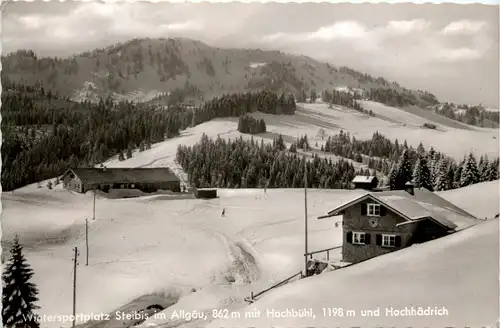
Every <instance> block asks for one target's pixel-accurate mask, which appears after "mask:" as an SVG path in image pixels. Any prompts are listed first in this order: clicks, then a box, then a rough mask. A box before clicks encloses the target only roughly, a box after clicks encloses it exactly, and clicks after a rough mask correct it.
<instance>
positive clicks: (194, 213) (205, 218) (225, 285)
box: [2, 148, 498, 327]
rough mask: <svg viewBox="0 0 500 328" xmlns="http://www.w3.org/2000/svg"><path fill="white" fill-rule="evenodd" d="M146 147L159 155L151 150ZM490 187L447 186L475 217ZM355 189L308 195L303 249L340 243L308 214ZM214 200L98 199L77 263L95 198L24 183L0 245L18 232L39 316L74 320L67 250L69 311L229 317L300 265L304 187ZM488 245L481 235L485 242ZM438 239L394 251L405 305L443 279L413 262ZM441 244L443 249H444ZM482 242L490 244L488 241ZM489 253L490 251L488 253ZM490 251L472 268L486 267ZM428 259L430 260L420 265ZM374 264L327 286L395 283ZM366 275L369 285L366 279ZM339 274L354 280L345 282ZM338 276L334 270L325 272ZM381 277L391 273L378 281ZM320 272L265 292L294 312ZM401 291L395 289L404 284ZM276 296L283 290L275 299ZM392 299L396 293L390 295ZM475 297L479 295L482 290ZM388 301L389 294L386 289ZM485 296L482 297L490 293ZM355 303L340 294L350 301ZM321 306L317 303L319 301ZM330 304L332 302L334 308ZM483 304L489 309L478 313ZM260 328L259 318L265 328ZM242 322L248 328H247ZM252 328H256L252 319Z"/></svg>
mask: <svg viewBox="0 0 500 328" xmlns="http://www.w3.org/2000/svg"><path fill="white" fill-rule="evenodd" d="M154 149H156V148H153V149H152V150H151V151H154ZM495 187H496V186H495V185H494V184H493V183H489V184H483V187H480V185H478V186H477V188H478V190H481V193H479V192H476V193H474V194H472V195H471V194H470V193H468V192H467V193H465V194H466V198H464V199H460V198H459V196H458V193H459V192H460V191H454V193H455V194H456V195H454V196H453V197H455V198H454V199H455V201H456V202H458V204H459V205H464V204H471V205H469V207H468V210H469V211H471V212H472V213H473V214H475V211H474V208H473V204H475V205H476V206H477V205H478V204H479V203H480V200H481V199H482V196H481V195H483V194H484V195H486V194H492V193H494V192H495V190H497V188H495ZM357 193H361V191H341V190H310V191H309V193H308V196H309V200H308V202H309V213H308V214H309V219H310V221H309V222H310V225H309V229H310V230H309V232H310V235H309V249H310V250H316V249H323V248H328V247H333V246H337V245H340V243H341V228H340V227H341V226H339V227H335V225H334V221H335V219H330V220H316V217H317V216H319V215H322V214H325V213H326V212H327V211H328V210H329V209H331V208H332V207H334V206H336V205H338V204H339V203H341V202H346V201H348V200H350V199H352V198H353V197H355V196H356V195H357ZM219 195H220V198H218V199H213V200H198V199H175V197H172V196H168V195H160V196H150V197H142V198H134V199H114V200H112V199H103V198H100V197H98V199H97V201H96V220H95V221H93V220H91V221H90V225H89V244H90V256H89V265H88V266H85V255H86V253H85V234H84V233H85V218H90V217H91V215H92V195H79V194H75V193H72V192H68V191H65V190H63V189H61V188H56V189H54V190H48V189H46V188H36V186H34V185H32V186H28V187H25V188H22V189H18V190H16V191H14V192H9V193H3V194H2V204H3V213H2V214H3V220H2V221H3V222H2V223H3V226H2V231H3V241H4V243H6V242H8V241H9V240H12V238H13V236H14V234H15V233H18V234H20V238H21V242H22V243H23V244H24V245H25V250H26V254H27V258H28V261H29V262H30V263H31V264H32V266H33V268H34V270H35V276H34V280H35V283H36V284H37V285H38V287H39V289H40V302H39V304H40V306H41V310H40V311H39V313H40V314H46V315H64V314H66V315H68V314H70V313H71V310H72V308H71V300H72V278H73V272H72V256H73V251H72V248H73V247H74V246H77V247H78V249H79V250H80V257H79V263H80V265H79V267H78V269H77V276H78V279H77V313H82V314H89V313H94V314H98V313H101V312H111V311H115V310H117V309H120V308H122V307H123V306H127V309H128V310H127V311H133V310H139V309H141V306H145V301H144V299H145V298H149V302H150V303H148V304H146V305H151V303H152V304H160V305H162V306H164V307H166V306H169V305H172V304H174V303H175V305H173V306H172V307H170V308H168V309H167V310H165V312H164V313H167V314H168V313H170V314H171V313H173V312H172V311H174V310H182V309H184V310H186V309H193V310H198V311H201V310H206V311H209V312H210V311H211V310H212V309H224V308H230V309H233V310H236V309H239V308H242V307H243V306H245V303H244V302H243V299H244V297H247V296H249V295H250V293H251V292H257V291H260V290H262V289H264V288H266V287H268V286H270V285H271V284H273V283H276V282H277V281H280V280H282V279H284V278H286V277H288V276H289V275H292V274H294V273H297V272H299V271H300V270H302V269H303V255H302V254H303V248H304V244H303V191H302V190H293V189H288V190H287V189H285V190H283V189H278V190H268V191H267V195H266V194H264V192H263V191H262V190H220V193H219ZM485 207H491V209H490V211H489V212H490V213H496V211H497V210H498V206H497V205H496V204H492V203H491V202H490V203H487V204H482V205H481V215H483V213H484V212H483V211H484V208H485ZM223 208H225V209H226V213H227V215H226V217H221V211H222V209H223ZM490 225H491V224H490ZM474 229H475V228H474ZM467 231H469V230H466V231H464V232H460V234H462V233H463V234H464V235H460V234H457V237H453V238H455V239H457V238H458V239H460V240H463V239H467V238H468V237H467V238H465V237H460V236H468V235H467V234H468V233H469V232H467ZM470 231H476V230H472V229H470ZM455 239H452V240H455ZM477 242H478V243H480V241H477ZM486 242H487V241H486V240H485V241H484V243H486ZM435 243H439V241H437V242H435ZM435 243H431V244H429V245H422V246H417V247H415V248H414V249H413V248H412V249H409V250H407V251H403V252H401V253H399V254H400V255H393V256H392V258H394V259H401V261H402V263H403V264H401V266H402V267H403V268H404V270H405V271H403V273H402V274H401V276H402V277H406V278H400V279H402V280H404V281H401V283H404V284H406V285H408V286H410V287H408V289H409V290H410V292H409V293H408V294H406V293H405V296H404V297H402V298H401V299H402V301H405V300H406V301H408V302H410V301H411V298H410V296H411V295H413V292H414V291H415V290H416V289H417V288H418V287H416V286H418V285H417V284H415V280H416V281H419V282H420V283H421V284H423V285H422V286H424V287H426V288H427V287H429V288H430V287H434V285H432V284H433V282H432V281H431V278H436V277H437V278H436V279H438V280H437V281H438V282H439V283H442V279H443V278H442V276H443V274H442V272H441V275H438V274H436V275H435V276H432V277H429V276H427V274H426V273H425V272H424V271H419V270H420V269H421V268H422V267H423V266H422V263H427V262H426V261H427V260H426V259H424V258H423V255H412V254H414V253H415V254H421V253H419V251H418V250H417V249H419V247H423V249H424V251H422V252H424V254H425V255H426V256H427V255H430V254H432V253H437V254H438V255H439V254H440V253H441V251H439V249H440V247H443V246H440V244H436V245H438V246H437V247H432V246H431V245H432V244H435ZM443 243H444V244H443V245H448V244H447V243H450V242H443ZM5 246H6V245H5V244H4V247H5ZM481 246H482V247H489V246H488V244H481ZM449 247H451V246H449ZM457 247H458V246H457ZM463 247H464V248H465V247H466V246H463ZM460 250H462V248H460ZM462 251H463V250H462ZM404 254H407V255H404ZM466 254H468V253H467V252H466ZM487 254H488V255H487V256H489V253H487ZM462 255H463V254H461V255H460V256H458V255H456V257H453V258H452V259H450V261H451V262H453V261H462V260H461V259H463V257H462ZM4 256H5V255H4ZM330 256H331V258H332V259H338V258H339V257H340V253H339V252H337V253H335V252H334V253H332V254H331V255H330ZM487 256H485V257H484V258H482V257H481V258H480V259H478V261H486V259H487ZM414 259H415V260H414ZM439 259H441V258H439ZM381 260H382V259H381ZM441 260H442V259H441ZM379 261H380V260H378V259H377V260H374V262H373V263H383V262H379ZM393 261H396V260H393ZM398 261H399V260H398ZM436 261H437V260H436ZM394 263H395V262H394ZM404 263H407V264H404ZM433 264H434V262H433V260H431V262H428V264H426V265H425V267H428V266H432V265H433ZM458 264H460V263H458ZM458 264H457V263H454V262H453V263H450V265H458ZM483 264H484V263H482V262H481V263H479V265H483ZM367 265H368V266H369V264H363V265H361V266H360V267H361V268H363V266H367ZM392 265H395V264H392ZM373 266H375V267H377V265H376V264H373V265H372V266H369V268H370V269H369V270H368V269H360V270H361V271H359V272H358V271H356V269H354V268H353V269H346V271H342V272H340V273H339V274H340V275H341V277H343V278H338V279H342V280H339V282H338V283H332V284H330V285H331V286H338V285H339V284H345V286H349V284H353V283H355V284H357V285H358V286H363V289H364V290H365V291H366V290H370V288H372V284H371V283H370V281H375V282H376V283H374V284H373V285H383V284H384V283H386V282H387V281H390V280H389V278H394V277H400V276H399V275H398V272H399V271H397V270H393V271H390V273H387V271H386V270H385V271H384V270H382V269H380V267H381V266H382V264H378V266H379V268H378V269H377V270H379V271H377V270H375V268H374V267H373ZM398 266H399V264H398ZM451 267H452V266H450V268H451ZM386 268H387V266H386ZM436 270H437V269H436ZM450 270H451V271H449V272H450V273H449V274H448V275H447V276H450V277H452V279H451V278H450V279H451V281H453V279H455V280H457V281H456V283H457V285H461V286H462V285H463V286H465V285H468V284H469V280H468V279H469V275H468V274H467V275H462V274H457V273H455V272H461V271H455V269H453V270H452V269H450ZM372 271H373V274H374V277H375V278H373V277H370V276H363V275H367V274H370V273H368V272H372ZM343 272H353V274H352V275H347V274H346V273H343ZM363 272H367V273H363ZM377 272H380V273H377ZM482 272H483V275H488V274H489V273H488V272H489V271H487V270H482ZM335 274H337V273H334V274H333V275H335ZM384 274H386V275H387V276H385V278H384ZM473 274H475V273H473ZM445 275H446V274H445ZM327 277H329V275H325V278H311V280H309V279H308V280H304V281H301V282H298V283H294V285H295V284H297V287H292V288H286V287H284V288H283V289H282V290H279V291H277V292H276V293H278V294H272V295H275V296H272V297H275V299H272V298H271V300H272V302H274V300H276V301H277V302H278V300H279V299H280V298H279V297H278V296H276V295H284V296H283V297H284V298H285V299H287V300H289V301H291V302H292V303H290V306H292V305H293V306H296V305H297V304H295V303H294V302H295V301H294V299H295V297H300V298H301V299H303V300H304V302H305V301H306V300H307V299H308V296H307V295H309V294H308V293H310V295H311V296H310V297H311V298H312V299H314V298H317V295H323V294H322V292H321V291H323V290H325V289H324V288H327V287H324V288H323V287H321V288H318V287H317V286H314V287H311V288H309V287H306V286H307V285H304V284H307V282H308V281H311V282H312V281H316V280H317V279H319V280H318V281H319V283H321V284H323V285H322V286H329V285H328V284H329V283H326V282H325V280H321V279H328V278H327ZM332 277H333V276H332ZM473 277H474V278H473V279H479V278H480V280H481V281H482V282H484V281H486V280H487V279H486V278H488V277H487V276H479V277H476V276H473ZM358 278H359V279H358ZM335 279H337V278H335ZM422 279H425V280H422ZM459 282H460V284H459ZM464 282H465V283H464ZM249 283H250V284H249ZM295 288H297V289H295ZM328 288H330V287H328ZM331 288H334V287H331ZM335 288H336V287H335ZM339 288H347V287H339ZM469 288H472V287H469ZM304 289H308V291H305V290H304ZM194 290H195V292H193V291H194ZM295 290H297V291H299V290H302V292H303V294H301V296H299V294H295V292H294V291H295ZM397 290H398V291H401V287H398V288H397ZM282 291H283V293H284V294H281V293H282ZM472 291H473V289H469V290H467V292H470V293H471V292H472ZM302 292H301V293H302ZM464 292H465V291H464ZM318 293H319V294H318ZM345 293H347V290H346V289H342V290H332V293H329V294H328V295H329V296H328V297H334V299H338V298H340V297H339V296H338V295H344V294H345ZM392 293H395V291H394V290H392ZM429 293H430V292H429ZM478 293H483V291H482V290H481V289H478ZM287 295H290V296H287ZM294 295H297V296H294ZM353 295H354V294H353ZM388 295H391V294H390V292H389V293H388ZM459 295H461V294H459ZM479 295H482V294H479ZM482 296H485V297H488V294H484V295H482ZM270 297H271V296H270ZM356 299H357V298H355V297H349V298H348V300H351V301H354V300H356ZM363 299H364V301H363V303H361V304H365V305H367V304H372V305H373V304H380V306H382V305H384V304H386V303H384V302H382V301H381V303H377V302H376V298H375V296H373V297H367V296H366V294H365V296H364V298H363ZM265 300H266V298H264V299H263V302H267V301H265ZM418 300H421V299H418ZM429 301H430V300H429ZM436 301H438V303H439V302H441V303H439V304H438V303H433V304H436V305H445V306H450V311H452V310H453V311H455V312H456V311H457V310H456V309H455V308H453V307H451V305H447V303H446V302H447V301H448V300H447V299H445V298H442V299H439V298H438V299H437V300H436ZM280 302H281V301H280ZM346 302H347V301H346ZM260 304H261V303H260V302H259V303H257V306H261V305H260ZM262 304H265V305H263V306H264V307H267V306H269V304H267V303H262ZM280 304H283V303H279V302H278V303H276V306H279V305H280ZM303 304H307V303H303ZM314 304H317V303H314ZM320 304H323V303H320ZM326 304H327V303H324V305H325V306H326ZM329 304H330V306H332V307H333V306H335V304H336V303H335V302H333V303H332V302H330V303H329ZM332 304H333V305H332ZM312 305H313V303H311V306H312ZM347 305H349V306H351V305H352V304H351V303H349V302H347V303H342V304H337V305H336V306H347ZM424 305H425V304H424ZM484 308H485V309H487V307H486V306H485V307H484ZM485 311H486V310H485ZM479 313H482V312H479ZM150 321H151V320H149V321H148V322H145V323H144V325H146V324H147V323H149V322H150ZM156 321H157V323H158V324H161V323H166V322H170V323H172V322H171V320H167V319H162V320H160V319H156ZM174 321H175V320H174ZM182 322H183V321H182V320H181V322H177V324H179V325H177V324H175V325H174V326H178V327H180V324H181V323H182ZM242 322H243V321H242ZM259 322H260V321H259ZM293 322H294V321H289V323H293ZM319 322H320V321H319ZM205 323H206V324H208V321H206V322H197V323H194V322H191V324H195V325H196V326H197V327H198V326H202V325H203V324H205ZM297 323H298V322H297ZM266 324H267V323H266V322H264V326H265V325H266ZM69 325H70V322H52V323H49V322H44V324H43V325H42V326H43V327H61V326H64V327H66V326H69ZM240 325H243V326H248V325H247V324H244V323H241V324H240ZM169 326H170V327H172V325H169ZM257 326H259V327H260V324H257ZM264 326H262V327H264ZM294 326H296V325H295V324H294ZM183 327H187V326H183Z"/></svg>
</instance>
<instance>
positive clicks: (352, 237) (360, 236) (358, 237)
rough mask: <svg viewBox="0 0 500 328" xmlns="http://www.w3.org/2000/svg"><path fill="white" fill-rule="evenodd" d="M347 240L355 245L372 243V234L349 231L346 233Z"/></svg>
mask: <svg viewBox="0 0 500 328" xmlns="http://www.w3.org/2000/svg"><path fill="white" fill-rule="evenodd" d="M346 239H347V242H348V243H350V244H353V245H370V234H369V233H365V232H353V231H349V232H347V235H346Z"/></svg>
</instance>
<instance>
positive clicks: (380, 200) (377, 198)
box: [318, 191, 457, 229]
mask: <svg viewBox="0 0 500 328" xmlns="http://www.w3.org/2000/svg"><path fill="white" fill-rule="evenodd" d="M402 193H406V192H405V191H402ZM365 201H370V202H372V203H374V204H379V205H380V216H384V215H385V211H386V210H387V209H388V210H390V211H391V212H393V213H395V214H396V215H398V216H399V217H401V218H403V219H404V220H405V221H406V222H403V223H401V224H409V223H414V222H419V221H422V220H428V219H430V220H432V221H435V222H436V223H438V224H439V225H440V226H443V227H445V228H446V229H455V228H457V225H456V224H455V223H454V222H452V221H450V220H448V219H447V218H446V217H445V216H444V215H443V214H441V213H438V212H436V211H433V210H431V209H429V208H428V207H426V206H424V205H423V204H420V203H419V202H416V201H414V200H412V199H410V198H408V197H405V196H404V195H403V194H397V193H396V194H388V195H387V194H383V193H377V195H375V194H372V193H367V194H365V195H362V196H360V197H358V198H355V199H353V200H351V201H350V202H347V203H345V204H343V205H340V206H338V207H336V208H334V209H333V210H331V211H329V212H328V214H327V215H325V216H321V217H319V218H318V219H324V218H328V217H332V216H336V215H341V214H342V212H343V211H345V210H346V209H348V208H350V207H352V206H354V205H356V204H359V203H362V205H361V214H362V215H367V214H368V212H371V210H369V207H370V204H369V203H366V202H365ZM401 224H399V225H401Z"/></svg>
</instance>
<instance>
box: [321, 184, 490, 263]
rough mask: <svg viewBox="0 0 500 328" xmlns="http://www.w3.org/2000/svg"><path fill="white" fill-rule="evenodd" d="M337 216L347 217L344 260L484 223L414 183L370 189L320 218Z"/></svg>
mask: <svg viewBox="0 0 500 328" xmlns="http://www.w3.org/2000/svg"><path fill="white" fill-rule="evenodd" d="M364 178H365V177H361V178H359V179H358V181H359V180H360V179H364ZM355 180H356V179H355ZM362 189H365V188H362ZM337 215H342V217H343V219H342V221H343V222H342V229H343V245H342V262H347V263H357V262H360V261H364V260H367V259H370V258H373V257H375V256H379V255H382V254H386V253H390V252H393V251H395V250H399V249H402V248H405V247H408V246H411V245H413V244H418V243H423V242H426V241H429V240H432V239H435V238H439V237H442V236H446V235H448V234H451V233H453V232H455V231H457V230H461V229H463V228H466V227H469V226H472V225H474V224H476V223H478V222H480V221H479V220H478V219H477V218H476V217H474V216H473V215H471V214H469V213H467V212H466V211H464V210H462V209H461V208H459V207H457V206H456V205H454V204H452V203H450V202H448V201H446V200H444V199H443V198H441V197H440V196H438V195H437V194H435V193H433V192H431V191H429V190H427V189H424V188H414V187H413V185H412V184H410V183H407V184H406V187H405V190H392V191H367V193H366V194H364V195H362V196H360V197H357V198H355V199H353V200H351V201H348V202H345V203H344V204H342V205H340V206H338V207H336V208H334V209H332V210H331V211H329V212H328V214H327V215H325V216H322V217H319V219H325V218H329V217H333V216H337Z"/></svg>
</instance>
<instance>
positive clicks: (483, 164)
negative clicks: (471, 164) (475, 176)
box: [477, 155, 490, 182]
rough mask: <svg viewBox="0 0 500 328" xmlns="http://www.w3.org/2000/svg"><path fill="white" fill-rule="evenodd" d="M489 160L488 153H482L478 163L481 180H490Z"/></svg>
mask: <svg viewBox="0 0 500 328" xmlns="http://www.w3.org/2000/svg"><path fill="white" fill-rule="evenodd" d="M489 164H490V163H489V161H488V156H487V155H484V156H483V155H481V158H480V160H479V165H478V167H477V168H478V170H479V181H480V182H484V181H488V174H489Z"/></svg>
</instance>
